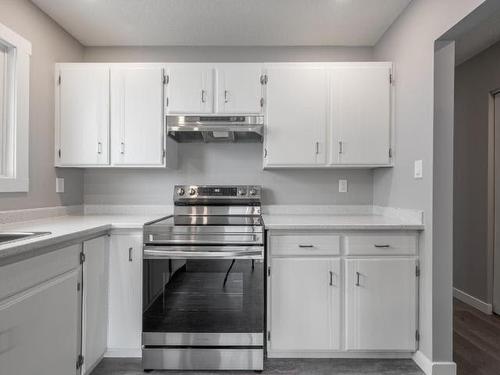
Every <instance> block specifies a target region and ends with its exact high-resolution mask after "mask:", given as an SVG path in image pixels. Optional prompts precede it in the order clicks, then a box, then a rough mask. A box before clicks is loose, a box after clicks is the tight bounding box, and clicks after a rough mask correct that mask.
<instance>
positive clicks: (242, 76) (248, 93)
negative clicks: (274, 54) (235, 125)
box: [216, 64, 262, 114]
mask: <svg viewBox="0 0 500 375" xmlns="http://www.w3.org/2000/svg"><path fill="white" fill-rule="evenodd" d="M216 77H217V80H216V82H217V109H216V112H217V113H227V114H244V113H254V114H259V113H261V112H262V106H261V99H262V83H261V77H262V64H220V65H217V68H216Z"/></svg>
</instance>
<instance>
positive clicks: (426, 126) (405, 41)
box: [373, 0, 483, 362]
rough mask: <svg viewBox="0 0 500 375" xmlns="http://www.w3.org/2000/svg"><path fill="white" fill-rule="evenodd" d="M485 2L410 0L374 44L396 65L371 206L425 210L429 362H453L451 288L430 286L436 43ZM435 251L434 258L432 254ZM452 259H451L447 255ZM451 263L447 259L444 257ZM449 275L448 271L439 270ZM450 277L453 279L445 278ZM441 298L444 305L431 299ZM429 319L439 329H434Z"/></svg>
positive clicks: (425, 347) (424, 341) (423, 319)
mask: <svg viewBox="0 0 500 375" xmlns="http://www.w3.org/2000/svg"><path fill="white" fill-rule="evenodd" d="M482 2H483V0H440V1H435V0H416V1H413V2H412V3H411V4H410V5H409V6H408V8H406V10H405V11H404V12H403V14H402V15H401V16H400V17H399V18H398V19H397V21H396V22H395V23H394V24H393V25H392V26H391V27H390V28H389V30H388V31H387V32H386V33H385V34H384V36H383V37H382V38H381V40H380V41H379V43H378V44H377V45H376V46H375V51H374V52H375V56H376V58H377V59H378V60H390V61H393V62H394V64H395V82H396V101H395V116H396V134H395V136H396V149H395V153H394V156H395V167H394V168H392V169H384V170H382V169H381V170H376V171H375V172H374V198H373V200H374V204H377V205H384V206H394V207H404V208H418V209H423V210H424V215H425V224H426V230H425V232H424V234H423V235H422V236H421V248H420V255H421V266H422V275H421V278H420V313H419V317H420V330H421V342H420V351H421V352H422V353H423V354H424V355H425V356H427V357H428V358H429V359H430V360H433V361H444V362H449V361H451V360H452V358H451V345H450V339H451V328H452V314H451V299H448V296H449V293H450V289H451V288H450V287H449V286H448V285H447V284H446V283H444V284H439V283H435V284H434V283H433V272H436V271H439V269H433V256H434V255H436V256H437V255H439V249H433V247H432V215H433V211H432V209H433V204H432V203H433V179H432V166H433V127H434V124H433V114H434V112H433V107H434V103H433V99H434V41H435V40H436V39H437V38H439V37H440V36H441V35H442V34H443V33H444V32H446V31H447V30H448V29H449V28H451V27H452V26H453V25H454V24H456V23H457V22H458V21H460V20H461V19H462V18H463V17H464V16H466V15H467V14H468V13H469V12H471V11H472V10H473V9H475V8H476V7H477V6H478V5H480V4H481V3H482ZM417 159H422V160H423V167H424V171H423V172H424V178H423V179H421V180H415V179H413V161H414V160H417ZM434 252H435V254H434ZM450 258H451V256H450ZM448 262H451V259H448ZM443 271H444V272H445V273H446V272H447V270H446V268H445V269H444V270H443ZM446 276H449V277H450V278H451V275H446ZM441 297H442V298H443V299H445V301H444V303H445V304H446V307H444V308H443V306H442V305H437V304H436V305H434V304H433V300H435V299H439V298H441ZM433 321H436V322H439V323H440V324H439V325H433Z"/></svg>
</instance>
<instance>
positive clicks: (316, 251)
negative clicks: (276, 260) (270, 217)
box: [270, 233, 340, 256]
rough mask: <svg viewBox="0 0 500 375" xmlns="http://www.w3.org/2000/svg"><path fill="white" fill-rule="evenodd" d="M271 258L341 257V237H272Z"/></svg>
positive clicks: (303, 235) (296, 235) (324, 235)
mask: <svg viewBox="0 0 500 375" xmlns="http://www.w3.org/2000/svg"><path fill="white" fill-rule="evenodd" d="M270 246H271V250H270V251H271V256H280V255H292V256H294V255H299V256H300V255H312V256H316V255H339V254H340V236H338V235H332V234H314V233H312V234H287V235H271V238H270Z"/></svg>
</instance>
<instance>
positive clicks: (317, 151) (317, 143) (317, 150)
mask: <svg viewBox="0 0 500 375" xmlns="http://www.w3.org/2000/svg"><path fill="white" fill-rule="evenodd" d="M318 154H319V142H316V155H318Z"/></svg>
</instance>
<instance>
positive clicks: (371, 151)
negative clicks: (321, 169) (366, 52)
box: [329, 63, 391, 166]
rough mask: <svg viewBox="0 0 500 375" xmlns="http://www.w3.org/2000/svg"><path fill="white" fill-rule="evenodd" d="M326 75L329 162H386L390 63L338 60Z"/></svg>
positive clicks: (386, 163)
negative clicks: (328, 115) (342, 62)
mask: <svg viewBox="0 0 500 375" xmlns="http://www.w3.org/2000/svg"><path fill="white" fill-rule="evenodd" d="M329 77H330V80H329V81H330V100H329V103H330V108H329V110H330V120H329V122H330V151H331V152H330V157H329V164H331V165H334V164H342V165H352V166H363V165H371V166H377V165H389V164H390V151H389V149H390V147H391V145H390V141H391V139H390V134H391V82H390V77H391V64H390V63H353V64H346V65H342V64H340V65H339V66H335V67H333V68H331V69H330V70H329Z"/></svg>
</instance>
